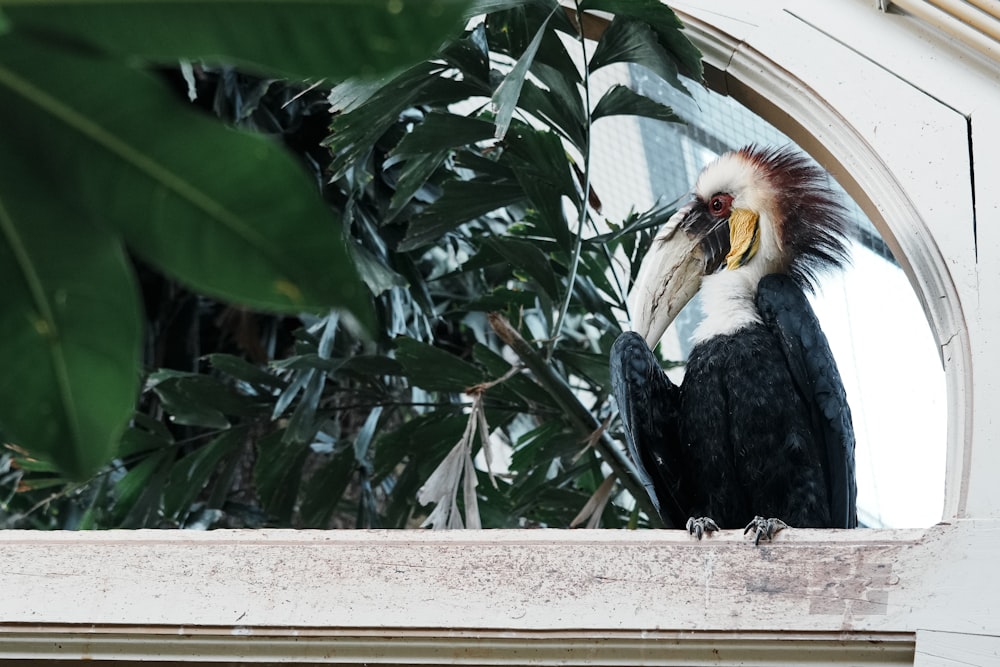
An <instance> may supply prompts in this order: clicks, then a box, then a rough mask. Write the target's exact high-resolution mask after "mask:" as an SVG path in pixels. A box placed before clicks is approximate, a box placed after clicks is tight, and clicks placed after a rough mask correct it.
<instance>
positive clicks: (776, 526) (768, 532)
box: [743, 515, 788, 546]
mask: <svg viewBox="0 0 1000 667" xmlns="http://www.w3.org/2000/svg"><path fill="white" fill-rule="evenodd" d="M785 528H788V524H787V523H785V522H784V521H782V520H781V519H775V518H771V519H765V518H764V517H762V516H759V515H758V516H755V517H754V518H753V521H751V522H750V523H748V524H747V527H746V528H744V529H743V534H744V535H746V534H747V533H749V532H750V531H751V530H753V531H754V539H753V545H754V546H757V545H759V544H760V538H762V537H766V538H767V541H768V542H770V541H771V538H773V537H774V536H775V535H776V534H777V533H778V531H780V530H783V529H785Z"/></svg>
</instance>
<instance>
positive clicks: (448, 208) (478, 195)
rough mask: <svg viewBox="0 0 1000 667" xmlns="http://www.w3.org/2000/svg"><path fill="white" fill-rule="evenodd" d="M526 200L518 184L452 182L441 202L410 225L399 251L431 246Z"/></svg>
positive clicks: (445, 188)
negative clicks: (474, 221)
mask: <svg viewBox="0 0 1000 667" xmlns="http://www.w3.org/2000/svg"><path fill="white" fill-rule="evenodd" d="M524 199H525V194H524V189H523V188H522V186H521V185H519V184H517V183H510V182H499V183H498V182H493V181H487V180H472V181H460V180H454V181H448V182H447V183H445V186H444V194H443V195H442V196H441V198H440V199H438V200H437V201H436V202H434V203H433V204H431V205H430V206H428V207H427V209H426V210H425V211H424V212H423V213H421V214H420V215H419V216H417V217H416V218H414V220H413V221H412V222H411V223H410V227H409V229H408V230H407V232H406V238H405V239H403V241H402V242H401V243H400V244H399V249H400V250H413V249H415V248H419V247H421V246H424V245H427V244H428V243H432V242H434V241H436V240H438V239H439V238H440V237H441V236H442V235H443V234H444V233H446V232H450V231H451V230H453V229H455V228H456V227H458V226H459V225H461V224H462V223H464V222H468V221H469V220H472V219H473V218H477V217H479V216H481V215H485V214H487V213H489V212H490V211H495V210H497V209H499V208H504V207H505V206H511V205H513V204H517V203H520V202H522V201H524Z"/></svg>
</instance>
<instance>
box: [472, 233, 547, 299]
mask: <svg viewBox="0 0 1000 667" xmlns="http://www.w3.org/2000/svg"><path fill="white" fill-rule="evenodd" d="M487 245H489V246H490V247H491V248H492V249H493V250H495V251H496V252H497V253H499V254H500V256H501V257H503V258H504V259H505V260H507V262H509V263H510V264H511V265H513V266H516V267H518V268H519V269H522V270H524V271H525V272H526V273H527V274H528V275H529V276H531V277H532V278H534V279H535V281H537V283H538V285H539V286H540V287H541V288H542V289H543V290H545V292H546V293H547V294H548V295H549V296H550V297H551V298H552V299H558V298H559V291H560V290H559V282H558V281H557V280H556V274H555V272H554V271H553V270H552V264H551V262H550V261H549V258H548V256H547V255H546V254H545V253H544V252H542V251H541V250H539V249H538V246H537V245H535V244H533V243H529V242H528V241H521V240H519V239H513V238H497V237H494V238H491V239H489V240H488V241H487Z"/></svg>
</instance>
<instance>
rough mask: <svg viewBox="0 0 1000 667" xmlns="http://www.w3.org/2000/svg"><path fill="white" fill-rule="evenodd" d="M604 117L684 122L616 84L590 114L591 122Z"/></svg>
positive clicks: (665, 107) (644, 97) (629, 89)
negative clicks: (638, 117) (637, 117)
mask: <svg viewBox="0 0 1000 667" xmlns="http://www.w3.org/2000/svg"><path fill="white" fill-rule="evenodd" d="M606 116H645V117H646V118H652V119H654V120H662V121H664V122H667V123H683V122H684V120H683V119H682V118H680V117H679V116H678V115H677V114H675V113H674V110H673V109H671V108H670V107H668V106H667V105H665V104H661V103H659V102H657V101H656V100H651V99H650V98H648V97H646V96H645V95H640V94H639V93H637V92H635V91H634V90H632V89H631V88H628V87H627V86H623V85H621V84H616V85H614V86H612V87H611V88H610V89H609V90H608V92H606V93H604V95H603V96H602V97H601V99H600V100H599V101H598V102H597V106H596V107H594V111H593V113H592V114H591V118H592V119H593V120H595V121H596V120H597V119H598V118H604V117H606Z"/></svg>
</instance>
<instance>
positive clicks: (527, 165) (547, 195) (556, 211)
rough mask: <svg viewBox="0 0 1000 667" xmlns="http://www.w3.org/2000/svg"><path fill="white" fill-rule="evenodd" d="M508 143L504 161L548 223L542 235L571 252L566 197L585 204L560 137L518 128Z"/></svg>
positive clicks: (543, 220) (550, 133) (545, 223)
mask: <svg viewBox="0 0 1000 667" xmlns="http://www.w3.org/2000/svg"><path fill="white" fill-rule="evenodd" d="M505 144H506V146H507V149H506V150H505V151H504V153H503V156H502V157H501V160H502V161H503V162H504V163H505V164H507V165H508V166H510V167H511V168H512V170H513V171H514V174H515V177H516V178H517V182H518V183H519V184H520V185H521V187H522V188H523V189H524V192H525V193H526V194H527V195H528V198H529V199H530V200H531V203H532V204H533V205H534V208H535V209H536V210H537V211H538V213H539V215H540V217H541V219H542V222H543V223H544V226H543V228H542V232H543V233H544V234H547V235H548V236H550V237H551V238H554V239H555V240H556V241H557V242H558V243H559V245H560V247H562V248H564V249H568V248H569V247H570V245H571V240H570V233H569V226H568V225H567V223H566V215H565V210H564V207H563V197H568V198H569V200H570V201H571V202H572V203H573V205H574V206H576V207H579V206H580V205H581V203H580V193H579V191H578V190H577V188H576V183H575V182H574V181H573V175H572V172H571V171H570V162H569V159H568V158H567V155H566V149H565V147H564V146H563V144H562V141H561V140H560V139H559V135H557V134H556V133H555V132H543V131H541V130H536V129H534V128H531V127H528V126H526V125H518V126H517V128H516V129H515V130H513V131H512V132H510V133H509V134H508V135H507V140H506V141H505Z"/></svg>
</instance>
